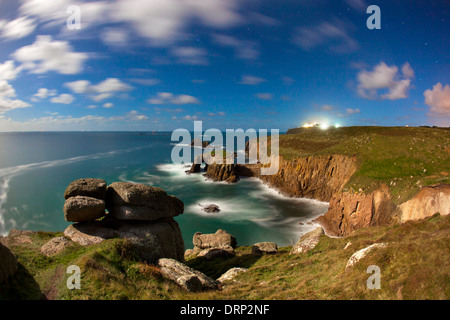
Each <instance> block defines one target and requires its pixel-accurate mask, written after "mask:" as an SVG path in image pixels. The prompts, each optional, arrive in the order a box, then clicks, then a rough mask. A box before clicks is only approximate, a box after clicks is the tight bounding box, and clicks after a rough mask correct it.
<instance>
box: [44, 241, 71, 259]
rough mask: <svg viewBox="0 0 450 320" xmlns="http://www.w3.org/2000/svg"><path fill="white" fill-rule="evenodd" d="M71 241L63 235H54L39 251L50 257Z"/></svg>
mask: <svg viewBox="0 0 450 320" xmlns="http://www.w3.org/2000/svg"><path fill="white" fill-rule="evenodd" d="M72 243H73V242H72V241H70V240H69V239H67V238H65V237H56V238H53V239H51V240H50V241H48V242H47V243H46V244H44V245H43V246H42V247H41V253H42V254H43V255H45V256H47V257H51V256H54V255H56V254H58V253H60V252H61V251H63V250H64V249H65V248H66V247H68V246H69V245H71V244H72Z"/></svg>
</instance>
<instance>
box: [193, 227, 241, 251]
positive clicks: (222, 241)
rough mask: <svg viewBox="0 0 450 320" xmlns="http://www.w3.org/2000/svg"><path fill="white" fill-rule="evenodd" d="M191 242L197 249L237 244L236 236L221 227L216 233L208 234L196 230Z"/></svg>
mask: <svg viewBox="0 0 450 320" xmlns="http://www.w3.org/2000/svg"><path fill="white" fill-rule="evenodd" d="M192 242H193V244H194V246H195V247H197V248H199V249H209V248H224V247H232V248H236V246H237V241H236V238H235V237H234V236H232V235H231V234H229V233H228V232H226V231H225V230H222V229H219V230H217V231H216V233H210V234H203V233H201V232H196V233H195V234H194V237H193V240H192Z"/></svg>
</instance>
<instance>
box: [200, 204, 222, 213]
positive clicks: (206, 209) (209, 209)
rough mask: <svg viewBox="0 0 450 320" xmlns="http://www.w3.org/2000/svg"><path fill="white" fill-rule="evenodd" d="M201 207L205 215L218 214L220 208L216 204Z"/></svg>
mask: <svg viewBox="0 0 450 320" xmlns="http://www.w3.org/2000/svg"><path fill="white" fill-rule="evenodd" d="M200 206H201V205H200ZM201 207H202V211H204V212H206V213H218V212H220V208H219V206H218V205H216V204H208V205H205V206H201Z"/></svg>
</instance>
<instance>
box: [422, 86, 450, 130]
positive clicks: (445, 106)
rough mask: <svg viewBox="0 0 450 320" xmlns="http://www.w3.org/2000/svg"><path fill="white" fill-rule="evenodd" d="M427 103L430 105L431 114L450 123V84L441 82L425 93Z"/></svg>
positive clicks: (447, 123)
mask: <svg viewBox="0 0 450 320" xmlns="http://www.w3.org/2000/svg"><path fill="white" fill-rule="evenodd" d="M423 95H424V97H425V104H427V105H428V106H429V107H430V112H429V116H431V117H441V122H445V123H446V124H445V125H447V126H448V125H450V86H449V85H448V84H446V85H445V87H443V86H442V84H441V83H440V82H439V83H437V84H435V85H434V86H433V89H428V90H426V91H425V92H424V93H423Z"/></svg>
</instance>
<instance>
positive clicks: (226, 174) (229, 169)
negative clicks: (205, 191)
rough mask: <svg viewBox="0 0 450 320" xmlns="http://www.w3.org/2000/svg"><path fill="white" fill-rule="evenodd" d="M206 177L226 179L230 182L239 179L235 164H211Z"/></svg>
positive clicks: (215, 179)
mask: <svg viewBox="0 0 450 320" xmlns="http://www.w3.org/2000/svg"><path fill="white" fill-rule="evenodd" d="M205 177H207V178H208V179H210V180H212V181H225V182H228V183H235V182H238V181H239V177H238V175H237V173H236V165H235V164H217V163H213V164H210V165H208V169H207V170H206V173H205Z"/></svg>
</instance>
